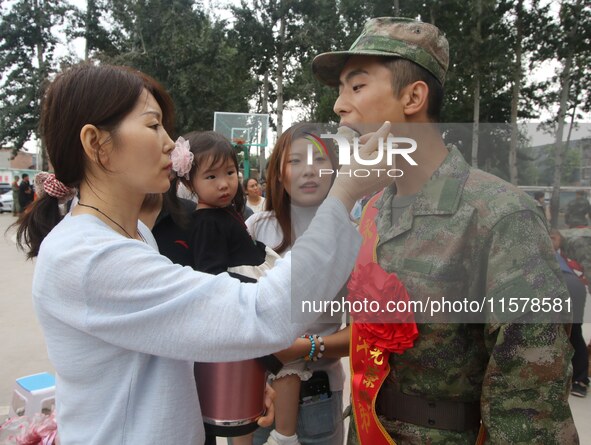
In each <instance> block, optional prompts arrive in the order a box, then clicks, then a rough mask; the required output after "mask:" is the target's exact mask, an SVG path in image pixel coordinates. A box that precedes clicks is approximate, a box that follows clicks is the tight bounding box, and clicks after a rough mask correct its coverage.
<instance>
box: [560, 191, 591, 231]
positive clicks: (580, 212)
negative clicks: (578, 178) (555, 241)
mask: <svg viewBox="0 0 591 445" xmlns="http://www.w3.org/2000/svg"><path fill="white" fill-rule="evenodd" d="M587 215H589V217H590V218H591V204H589V201H588V200H587V194H586V193H585V191H583V190H579V191H578V192H577V193H576V197H575V199H573V200H572V201H571V202H569V203H568V205H567V206H566V213H565V214H564V221H565V222H566V224H567V225H568V226H569V227H570V228H573V227H581V226H586V225H588V224H589V223H588V220H587Z"/></svg>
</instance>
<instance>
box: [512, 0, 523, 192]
mask: <svg viewBox="0 0 591 445" xmlns="http://www.w3.org/2000/svg"><path fill="white" fill-rule="evenodd" d="M516 14H517V18H516V20H515V26H516V28H517V29H516V31H517V36H516V42H515V72H514V73H513V98H512V99H511V143H510V145H509V178H510V181H511V184H514V185H517V175H518V172H517V139H518V137H519V133H518V131H517V107H518V104H519V92H520V89H521V76H522V73H521V69H522V68H521V51H522V48H521V42H522V39H523V29H522V26H523V24H522V14H523V0H518V1H517V5H516Z"/></svg>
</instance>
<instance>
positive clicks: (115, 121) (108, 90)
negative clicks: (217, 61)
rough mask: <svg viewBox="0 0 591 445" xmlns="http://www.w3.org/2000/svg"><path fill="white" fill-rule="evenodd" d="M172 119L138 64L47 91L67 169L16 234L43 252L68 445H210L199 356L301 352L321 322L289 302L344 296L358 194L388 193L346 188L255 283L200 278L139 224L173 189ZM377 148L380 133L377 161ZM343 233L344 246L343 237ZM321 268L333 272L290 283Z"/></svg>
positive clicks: (40, 297) (51, 149)
mask: <svg viewBox="0 0 591 445" xmlns="http://www.w3.org/2000/svg"><path fill="white" fill-rule="evenodd" d="M172 123H173V105H172V100H171V99H170V96H169V95H168V94H167V93H166V91H165V90H164V89H163V88H162V87H161V86H160V85H159V84H158V83H157V82H156V81H155V80H154V79H152V78H151V77H149V76H147V75H145V74H142V73H140V72H138V71H136V70H133V69H131V68H127V67H116V66H109V65H101V66H93V65H91V64H88V63H84V64H80V65H78V66H75V67H71V68H69V69H67V70H65V71H64V72H63V73H61V74H59V75H58V76H57V77H56V78H55V80H54V81H53V82H52V83H51V84H50V85H49V87H48V88H47V89H46V91H45V96H44V98H43V102H42V111H41V119H40V124H41V134H42V137H43V140H44V142H45V144H46V147H47V153H48V155H49V160H50V162H51V165H52V166H53V168H54V170H55V174H45V175H41V176H40V182H39V184H38V186H37V193H38V195H39V199H37V200H36V201H35V202H34V203H33V204H32V205H31V207H30V210H29V211H28V212H27V213H26V214H24V215H23V216H22V217H21V219H20V220H19V222H18V224H19V229H18V232H17V239H18V242H19V245H20V246H21V248H26V250H27V254H28V256H29V257H30V258H32V257H37V263H36V267H35V275H34V278H33V301H34V305H35V310H36V313H37V316H38V318H39V321H40V323H41V325H42V328H43V332H44V335H45V340H46V343H47V349H48V354H49V358H50V360H51V361H52V363H53V365H54V367H55V370H56V373H57V385H56V412H57V422H58V431H59V435H60V440H61V444H62V445H71V444H84V445H98V444H101V445H102V444H106V443H108V444H140V443H175V444H176V443H187V444H202V443H203V441H204V432H203V422H202V419H201V410H200V407H199V402H198V396H197V392H196V391H195V387H194V383H193V365H192V362H194V361H233V360H242V359H247V358H253V357H258V356H262V355H266V354H268V353H271V352H273V351H277V350H280V349H281V348H284V347H287V346H288V345H289V344H290V343H292V341H293V338H294V336H296V335H297V334H298V332H301V330H302V329H304V328H305V326H306V325H308V324H309V323H310V320H307V321H306V322H302V323H292V322H291V320H290V316H289V314H290V308H291V301H290V300H291V299H292V298H293V299H296V300H297V299H298V298H301V299H310V298H317V299H322V295H330V294H331V293H334V292H336V291H337V289H339V288H340V286H341V285H342V283H343V282H344V281H345V280H346V277H347V275H348V273H349V272H350V269H351V268H352V265H353V260H354V256H355V253H356V252H357V250H358V246H359V237H358V236H357V235H356V234H355V231H354V230H352V229H350V228H349V224H348V221H347V214H348V210H350V209H351V207H352V205H353V202H354V200H355V199H356V198H358V197H360V196H361V195H362V193H359V189H360V188H362V189H363V188H365V190H364V191H363V194H364V193H367V189H374V188H377V187H383V186H384V185H385V184H384V183H383V182H384V181H382V183H381V184H380V183H379V182H380V179H379V178H374V179H372V180H371V181H370V183H371V185H368V184H367V182H365V181H363V184H366V185H365V186H364V187H360V183H359V182H357V181H352V180H350V179H349V178H346V177H344V178H343V179H344V180H343V181H342V182H337V183H335V186H334V187H333V189H332V190H331V192H330V198H329V199H327V201H326V202H325V204H324V205H323V206H322V207H321V209H320V210H319V211H318V214H317V217H316V218H315V221H314V222H313V223H312V225H313V227H311V229H312V228H313V229H314V230H311V231H310V234H309V236H303V237H302V238H301V241H302V242H300V243H297V244H296V246H294V248H293V249H292V250H293V251H294V253H295V252H296V250H297V251H298V255H297V256H294V258H293V259H292V258H289V257H286V258H285V259H284V260H281V261H279V262H278V264H277V265H276V267H275V268H274V269H273V270H272V271H270V272H269V273H268V274H267V276H265V277H263V278H262V279H261V280H260V281H259V282H258V283H257V284H243V283H240V282H239V281H238V280H235V279H233V278H231V277H230V276H229V275H228V274H220V275H216V276H213V275H208V274H204V273H200V272H196V271H194V270H192V269H190V268H187V267H182V266H179V265H174V264H172V263H171V262H170V260H168V259H167V258H166V257H164V256H161V255H160V254H158V252H157V251H156V250H155V249H154V248H153V247H152V246H151V244H152V243H154V239H153V237H152V236H151V234H150V233H149V231H147V230H145V227H144V226H142V225H141V224H140V223H138V214H139V212H140V208H141V204H142V201H143V200H144V197H145V195H146V194H147V193H162V192H164V191H166V190H167V189H168V188H169V179H168V178H169V174H170V171H171V167H172V162H171V158H170V153H171V152H172V150H173V148H174V143H173V141H172V140H171V139H170V137H169V132H171V131H172ZM388 129H389V128H388V126H384V129H383V131H384V132H385V131H387V130H388ZM384 134H385V133H384ZM372 147H377V139H376V138H374V139H373V140H372V141H370V142H368V143H367V151H368V153H367V156H368V157H369V156H372V152H373V151H375V150H372ZM76 189H77V190H78V193H79V202H78V204H77V205H76V207H74V208H73V209H72V212H71V213H70V214H68V215H66V216H65V217H64V216H62V215H61V214H60V212H59V204H60V203H63V202H65V201H67V200H68V199H71V197H72V196H73V195H74V194H75V193H76ZM343 231H345V232H346V235H347V238H348V240H349V241H348V242H347V243H339V242H338V238H337V236H336V233H339V234H340V233H342V232H343ZM328 250H330V251H331V253H330V254H329V255H328V258H327V252H326V251H328ZM331 263H333V264H332V265H331ZM315 273H321V274H322V275H323V276H330V277H331V279H328V280H323V283H322V284H320V285H318V283H315V285H314V286H312V285H311V284H310V283H309V281H308V280H302V281H301V282H300V281H298V280H292V279H291V276H292V274H293V275H294V276H310V275H313V274H315ZM317 287H320V288H321V289H322V294H321V296H319V297H315V292H314V289H313V288H317ZM211 295H216V298H211Z"/></svg>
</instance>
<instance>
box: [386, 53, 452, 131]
mask: <svg viewBox="0 0 591 445" xmlns="http://www.w3.org/2000/svg"><path fill="white" fill-rule="evenodd" d="M381 60H382V63H383V65H384V66H385V67H386V68H388V69H389V70H390V73H391V74H392V90H393V91H394V94H395V95H396V96H399V95H400V93H401V91H402V89H403V88H404V87H405V86H407V85H410V84H411V83H413V82H417V81H423V82H425V83H426V84H427V87H428V88H429V98H428V103H427V116H428V117H429V119H430V120H431V121H433V122H438V121H439V120H440V117H441V107H442V105H443V94H444V89H443V85H441V83H440V82H439V80H437V78H436V77H435V76H434V75H433V74H431V73H430V72H429V71H427V70H426V69H425V68H423V67H422V66H420V65H417V64H416V63H414V62H411V61H410V60H407V59H402V58H399V57H395V58H392V57H384V58H382V59H381Z"/></svg>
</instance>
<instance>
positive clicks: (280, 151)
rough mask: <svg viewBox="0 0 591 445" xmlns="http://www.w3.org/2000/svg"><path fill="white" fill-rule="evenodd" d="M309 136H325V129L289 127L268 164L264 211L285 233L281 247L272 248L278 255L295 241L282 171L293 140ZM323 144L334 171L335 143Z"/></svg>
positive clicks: (311, 126)
mask: <svg viewBox="0 0 591 445" xmlns="http://www.w3.org/2000/svg"><path fill="white" fill-rule="evenodd" d="M310 133H311V134H314V135H316V136H320V134H322V133H324V130H323V129H322V128H320V127H319V126H318V125H314V124H305V123H302V124H295V125H293V126H291V127H289V128H288V129H287V130H285V132H283V134H282V135H281V136H280V137H279V139H278V140H277V142H276V143H275V147H274V148H273V152H272V153H271V156H270V157H269V161H268V162H267V182H266V184H267V186H266V189H265V190H266V194H267V195H266V201H265V210H269V211H273V212H274V214H275V218H276V219H277V223H278V224H279V227H281V232H282V234H283V239H282V240H281V243H280V244H279V245H278V246H271V247H272V248H273V250H275V251H276V252H277V253H282V252H284V251H285V249H287V248H288V247H289V246H290V245H291V244H292V243H293V241H294V240H293V239H292V234H291V198H290V196H289V193H287V190H286V189H285V184H284V183H283V182H282V181H280V180H279V178H280V175H281V172H282V171H284V169H285V166H286V165H287V160H288V158H287V156H285V153H286V152H287V151H288V150H289V148H290V147H291V144H292V142H293V141H295V140H297V139H300V138H303V137H305V136H306V135H307V134H310ZM323 141H324V143H325V144H326V146H327V147H328V156H329V158H330V162H331V164H332V166H333V168H335V167H337V166H338V160H337V155H336V150H335V147H334V144H333V142H332V140H327V139H323ZM335 170H336V168H335ZM333 180H334V176H333Z"/></svg>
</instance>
